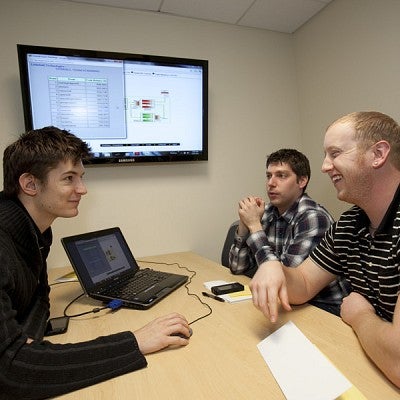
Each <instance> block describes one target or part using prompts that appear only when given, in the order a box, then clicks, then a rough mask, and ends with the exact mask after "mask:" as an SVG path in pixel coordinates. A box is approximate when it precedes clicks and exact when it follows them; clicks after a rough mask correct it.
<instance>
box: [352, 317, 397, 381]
mask: <svg viewBox="0 0 400 400" xmlns="http://www.w3.org/2000/svg"><path fill="white" fill-rule="evenodd" d="M352 328H353V330H354V332H355V333H356V335H357V337H358V339H359V341H360V343H361V346H362V347H363V349H364V351H365V352H366V353H367V355H368V356H369V357H370V358H371V360H372V361H373V362H374V363H375V364H376V365H377V366H378V368H379V369H381V370H382V372H383V373H384V374H385V375H386V376H387V377H388V378H389V379H390V380H391V381H392V382H393V383H394V384H395V385H396V386H397V387H400V348H399V345H398V341H399V326H398V324H397V326H396V324H395V323H391V322H387V321H384V320H382V319H381V318H380V317H379V316H377V315H376V314H375V313H373V312H364V313H362V314H360V315H359V316H358V318H357V319H356V321H354V322H353V323H352Z"/></svg>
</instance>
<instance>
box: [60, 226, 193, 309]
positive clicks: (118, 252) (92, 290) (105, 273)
mask: <svg viewBox="0 0 400 400" xmlns="http://www.w3.org/2000/svg"><path fill="white" fill-rule="evenodd" d="M61 243H62V245H63V247H64V249H65V251H66V253H67V255H68V258H69V260H70V262H71V265H72V267H73V269H74V271H75V273H76V275H77V277H78V279H79V282H80V284H81V286H82V288H83V290H84V292H85V293H86V294H87V295H88V296H89V297H91V298H93V299H96V300H101V301H103V302H106V303H108V302H110V301H111V300H114V299H118V300H121V301H122V305H123V306H125V307H130V308H135V309H139V310H145V309H148V308H150V307H152V306H153V305H154V304H156V303H157V302H159V301H160V300H162V299H163V298H164V297H166V296H167V295H169V294H170V293H171V292H172V291H174V290H175V289H177V288H178V287H179V286H182V285H183V284H184V283H186V282H187V280H188V277H187V276H186V275H180V274H173V273H170V272H161V271H156V270H153V269H150V268H144V269H141V268H139V266H138V264H137V262H136V260H135V258H134V257H133V254H132V252H131V250H130V249H129V246H128V244H127V242H126V240H125V238H124V236H123V234H122V232H121V230H120V228H118V227H114V228H108V229H103V230H99V231H94V232H88V233H83V234H79V235H74V236H68V237H64V238H62V239H61Z"/></svg>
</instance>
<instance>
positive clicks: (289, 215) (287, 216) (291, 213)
mask: <svg viewBox="0 0 400 400" xmlns="http://www.w3.org/2000/svg"><path fill="white" fill-rule="evenodd" d="M303 196H304V194H303V195H302V196H300V197H299V198H298V199H297V200H296V201H295V202H294V203H293V204H292V205H291V206H290V208H288V209H287V210H286V211H285V212H284V213H283V214H282V215H279V211H278V209H277V208H276V207H275V206H274V205H272V204H271V203H269V204H268V206H267V208H266V212H267V213H270V216H269V218H268V221H272V220H273V219H274V218H275V219H278V218H282V219H284V220H285V221H286V222H287V223H290V221H291V220H292V219H293V218H294V217H295V215H296V212H297V209H298V207H299V202H300V199H301V198H302V197H303Z"/></svg>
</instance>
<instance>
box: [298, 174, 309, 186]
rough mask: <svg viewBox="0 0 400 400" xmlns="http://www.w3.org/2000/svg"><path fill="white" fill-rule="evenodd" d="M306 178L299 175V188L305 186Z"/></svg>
mask: <svg viewBox="0 0 400 400" xmlns="http://www.w3.org/2000/svg"><path fill="white" fill-rule="evenodd" d="M307 183H308V178H307V177H306V176H300V178H299V186H300V188H301V189H304V188H305V187H306V186H307Z"/></svg>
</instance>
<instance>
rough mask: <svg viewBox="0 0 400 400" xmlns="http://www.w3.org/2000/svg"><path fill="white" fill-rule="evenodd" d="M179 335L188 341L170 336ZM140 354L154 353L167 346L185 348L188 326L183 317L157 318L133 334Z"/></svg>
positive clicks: (171, 315)
mask: <svg viewBox="0 0 400 400" xmlns="http://www.w3.org/2000/svg"><path fill="white" fill-rule="evenodd" d="M174 333H181V334H183V335H184V336H186V337H187V338H188V339H185V338H182V337H179V336H171V334H174ZM133 334H134V335H135V337H136V340H137V342H138V345H139V349H140V351H141V352H142V354H149V353H154V352H155V351H158V350H161V349H163V348H165V347H168V346H172V345H174V346H186V345H187V344H188V343H189V337H190V332H189V324H188V322H187V320H186V318H185V317H183V316H182V315H180V314H177V313H171V314H168V315H165V316H163V317H159V318H157V319H155V320H153V321H151V322H149V323H148V324H147V325H145V326H143V327H142V328H140V329H138V330H136V331H135V332H133Z"/></svg>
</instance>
